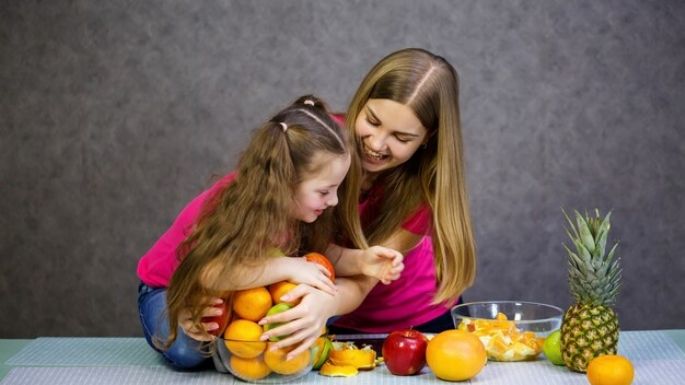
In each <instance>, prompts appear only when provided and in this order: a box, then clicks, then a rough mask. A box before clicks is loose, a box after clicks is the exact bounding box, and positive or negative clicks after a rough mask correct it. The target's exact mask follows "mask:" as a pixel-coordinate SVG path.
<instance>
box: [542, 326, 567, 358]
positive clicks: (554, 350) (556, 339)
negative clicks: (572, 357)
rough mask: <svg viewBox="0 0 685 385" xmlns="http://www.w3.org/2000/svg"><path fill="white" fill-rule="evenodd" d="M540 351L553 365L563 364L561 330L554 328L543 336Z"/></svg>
mask: <svg viewBox="0 0 685 385" xmlns="http://www.w3.org/2000/svg"><path fill="white" fill-rule="evenodd" d="M542 351H543V352H545V356H547V359H548V360H549V361H550V362H551V363H553V364H554V365H563V364H564V360H563V359H562V358H561V330H555V331H554V332H552V333H551V334H550V335H548V336H547V338H545V343H544V344H543V345H542Z"/></svg>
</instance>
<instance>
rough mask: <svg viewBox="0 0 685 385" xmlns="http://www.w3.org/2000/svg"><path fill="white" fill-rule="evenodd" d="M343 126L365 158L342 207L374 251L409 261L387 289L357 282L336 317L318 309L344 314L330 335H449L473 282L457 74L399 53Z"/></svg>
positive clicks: (381, 67) (427, 57)
mask: <svg viewBox="0 0 685 385" xmlns="http://www.w3.org/2000/svg"><path fill="white" fill-rule="evenodd" d="M342 120H344V124H345V126H346V127H347V130H348V132H349V135H350V136H351V140H352V141H353V142H354V143H355V146H356V149H357V152H358V155H359V158H357V157H353V159H352V165H351V168H350V171H349V174H348V178H347V179H346V180H345V183H344V185H343V186H342V187H341V203H340V205H341V206H342V207H349V206H350V205H352V206H356V205H359V211H360V222H361V223H360V226H361V227H362V228H363V233H364V234H365V237H366V239H367V240H368V243H370V244H379V245H383V246H387V247H390V248H392V249H396V250H399V251H400V252H402V253H404V254H405V256H404V271H403V272H402V275H401V277H400V278H399V279H397V280H395V281H394V282H392V283H391V284H389V285H376V283H377V280H375V279H373V278H369V277H361V278H359V279H358V280H357V281H356V282H355V285H352V286H347V287H345V288H341V287H339V289H341V290H339V292H338V294H337V298H338V301H337V302H336V306H337V308H336V309H334V310H330V308H329V307H327V308H326V309H322V310H321V311H322V312H324V313H325V311H327V309H328V311H329V312H328V313H325V315H326V316H333V315H337V314H345V313H347V314H346V315H344V316H342V317H340V318H338V319H337V320H335V322H334V323H333V325H332V326H331V328H330V329H331V332H333V333H344V332H353V333H354V332H370V333H379V332H390V331H393V330H397V329H402V328H409V327H413V328H414V329H418V330H421V331H425V332H438V331H441V330H445V329H448V328H452V327H453V324H452V320H451V317H450V314H449V309H450V307H451V306H453V305H454V304H455V303H456V302H457V301H458V300H459V298H460V296H461V294H462V293H463V292H464V290H466V289H467V288H468V287H469V286H471V285H472V284H473V281H474V278H475V273H476V254H475V241H474V236H473V230H472V225H471V217H470V213H469V202H468V195H467V189H466V180H465V171H464V169H465V167H464V154H463V145H462V137H461V124H460V117H459V95H458V77H457V72H456V70H455V69H454V68H453V67H452V65H450V64H449V63H448V62H447V61H446V60H445V59H444V58H442V57H440V56H437V55H434V54H432V53H430V52H428V51H425V50H422V49H415V48H410V49H404V50H401V51H398V52H394V53H392V54H390V55H388V56H386V57H385V58H383V59H382V60H381V61H380V62H379V63H378V64H376V65H375V66H374V67H373V68H372V69H371V71H370V72H369V73H368V74H367V75H366V77H365V78H364V80H363V81H362V83H361V85H360V86H359V88H358V90H357V92H356V94H355V95H354V97H353V98H352V101H351V103H350V106H349V109H348V111H347V114H346V116H345V117H344V118H343V119H342ZM357 160H359V161H360V162H357ZM354 227H355V224H354V223H352V224H351V225H350V226H349V228H352V229H353V228H354ZM362 242H363V241H362ZM331 249H332V250H334V247H333V248H331ZM331 253H332V254H334V252H331ZM346 258H354V256H352V255H351V254H347V253H342V257H341V259H342V260H344V259H346ZM287 320H288V319H287V317H285V316H284V315H276V316H273V317H271V318H269V321H270V322H282V321H287Z"/></svg>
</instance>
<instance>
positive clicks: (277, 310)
mask: <svg viewBox="0 0 685 385" xmlns="http://www.w3.org/2000/svg"><path fill="white" fill-rule="evenodd" d="M290 308H291V306H290V305H288V304H287V303H285V302H283V303H279V304H276V305H274V306H272V307H271V309H269V311H267V312H266V315H274V314H278V313H282V312H284V311H286V310H289V309H290ZM281 325H283V323H280V322H274V323H270V324H266V325H264V331H269V330H271V329H274V328H277V327H279V326H281ZM282 338H284V337H280V336H271V337H269V341H272V342H276V341H280V340H281V339H282Z"/></svg>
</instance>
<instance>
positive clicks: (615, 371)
mask: <svg viewBox="0 0 685 385" xmlns="http://www.w3.org/2000/svg"><path fill="white" fill-rule="evenodd" d="M634 375H635V370H634V369H633V364H632V363H631V362H630V360H628V359H627V358H625V357H623V356H619V355H605V356H599V357H596V358H594V359H592V361H590V363H589V364H588V366H587V379H588V381H590V384H592V385H630V383H631V382H633V376H634Z"/></svg>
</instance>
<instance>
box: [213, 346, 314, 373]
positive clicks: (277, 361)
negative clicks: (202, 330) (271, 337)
mask: <svg viewBox="0 0 685 385" xmlns="http://www.w3.org/2000/svg"><path fill="white" fill-rule="evenodd" d="M271 344H273V342H270V341H264V342H262V341H239V340H229V339H226V338H221V337H218V338H217V339H216V349H217V352H218V357H219V360H220V361H221V365H223V367H224V368H225V369H226V370H227V371H228V372H229V373H231V374H232V375H233V376H234V377H236V378H238V379H241V380H243V381H246V382H252V383H256V384H279V383H283V382H287V381H292V380H295V379H298V378H300V377H302V376H304V375H306V374H307V373H309V372H310V371H311V370H312V366H313V360H314V352H313V349H312V348H309V349H307V350H305V351H304V352H302V353H300V354H298V355H297V356H296V357H294V358H293V359H292V360H289V361H286V360H285V357H286V354H287V353H288V351H290V349H277V350H274V351H271V350H270V347H271Z"/></svg>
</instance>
